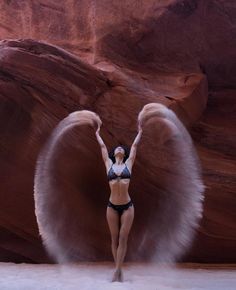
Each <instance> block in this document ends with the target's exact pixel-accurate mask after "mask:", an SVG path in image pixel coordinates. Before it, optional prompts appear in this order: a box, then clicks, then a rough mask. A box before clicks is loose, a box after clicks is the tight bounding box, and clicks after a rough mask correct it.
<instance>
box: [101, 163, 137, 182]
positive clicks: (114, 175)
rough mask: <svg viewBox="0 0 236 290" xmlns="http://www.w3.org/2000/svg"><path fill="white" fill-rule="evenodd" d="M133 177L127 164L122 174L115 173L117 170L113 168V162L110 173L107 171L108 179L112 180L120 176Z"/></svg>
mask: <svg viewBox="0 0 236 290" xmlns="http://www.w3.org/2000/svg"><path fill="white" fill-rule="evenodd" d="M130 177H131V174H130V171H129V169H128V167H127V165H126V164H125V168H124V169H123V171H122V172H121V174H120V175H117V174H116V173H115V171H114V170H113V164H112V166H111V168H110V169H109V171H108V173H107V178H108V180H109V181H110V180H112V179H117V178H120V179H124V178H128V179H130Z"/></svg>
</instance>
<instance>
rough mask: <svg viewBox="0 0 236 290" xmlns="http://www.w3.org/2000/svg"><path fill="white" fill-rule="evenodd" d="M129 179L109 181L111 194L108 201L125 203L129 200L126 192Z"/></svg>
mask: <svg viewBox="0 0 236 290" xmlns="http://www.w3.org/2000/svg"><path fill="white" fill-rule="evenodd" d="M129 182H130V180H129V179H113V180H111V181H110V182H109V185H110V189H111V195H110V198H109V200H110V202H111V203H113V204H116V205H118V204H126V203H128V202H129V201H130V196H129V192H128V188H129Z"/></svg>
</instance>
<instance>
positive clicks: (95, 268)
mask: <svg viewBox="0 0 236 290" xmlns="http://www.w3.org/2000/svg"><path fill="white" fill-rule="evenodd" d="M113 269H114V266H113V264H112V263H109V262H104V263H78V264H70V265H63V266H61V265H48V264H41V265H33V264H14V263H0V273H1V275H0V289H1V290H5V289H8V290H14V289H17V290H18V289H22V290H33V289H34V290H36V289H57V290H59V289H63V290H67V289H69V290H72V289H73V290H74V289H83V290H91V289H94V290H95V289H96V290H100V289H101V290H108V289H109V290H113V289H120V290H129V289H133V290H134V289H135V290H173V289H175V290H176V289H179V290H183V289H185V290H187V289H188V290H205V289H207V290H213V289H214V290H218V289H219V290H223V289H225V290H236V264H235V265H209V264H208V265H203V264H178V265H176V266H171V267H170V266H168V267H167V266H163V265H162V266H161V265H157V264H142V263H138V264H137V263H125V265H124V268H123V269H124V270H123V271H124V282H123V283H120V282H113V283H112V282H110V280H111V277H112V273H113Z"/></svg>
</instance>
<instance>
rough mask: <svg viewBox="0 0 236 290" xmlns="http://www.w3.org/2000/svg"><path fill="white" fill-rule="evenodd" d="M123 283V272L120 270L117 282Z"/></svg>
mask: <svg viewBox="0 0 236 290" xmlns="http://www.w3.org/2000/svg"><path fill="white" fill-rule="evenodd" d="M123 281H124V277H123V272H122V270H121V269H120V272H119V282H123Z"/></svg>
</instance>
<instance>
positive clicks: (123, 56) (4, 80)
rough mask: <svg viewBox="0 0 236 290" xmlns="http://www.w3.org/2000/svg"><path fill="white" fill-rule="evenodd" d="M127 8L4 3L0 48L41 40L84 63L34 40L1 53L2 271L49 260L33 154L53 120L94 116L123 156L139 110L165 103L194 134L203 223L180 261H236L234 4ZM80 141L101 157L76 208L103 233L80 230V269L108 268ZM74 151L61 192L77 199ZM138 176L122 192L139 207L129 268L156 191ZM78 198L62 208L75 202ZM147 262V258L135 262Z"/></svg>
mask: <svg viewBox="0 0 236 290" xmlns="http://www.w3.org/2000/svg"><path fill="white" fill-rule="evenodd" d="M135 2H136V1H126V3H125V4H123V3H118V2H117V1H107V0H102V1H99V2H98V1H92V0H91V1H84V0H81V1H75V0H70V1H69V0H67V1H61V0H59V1H57V2H56V3H55V1H44V0H42V1H26V0H23V1H2V2H1V4H0V8H1V9H0V15H1V16H2V18H1V19H2V20H1V23H0V38H1V39H6V38H8V39H9V38H35V39H39V40H44V41H47V42H50V43H52V44H55V45H59V46H60V47H62V48H64V49H66V50H68V51H70V52H73V53H75V54H76V55H77V56H79V57H80V59H78V58H76V57H75V56H73V55H72V54H70V53H68V52H66V51H65V50H63V49H59V48H58V47H55V46H53V45H47V44H45V43H43V42H36V41H32V40H12V41H2V42H1V44H0V111H1V114H0V118H1V125H0V136H1V137H0V160H1V163H0V170H1V174H0V179H1V195H0V204H1V215H0V233H1V236H0V258H1V260H2V261H4V260H5V261H28V262H42V261H48V260H49V258H48V257H47V256H46V254H45V252H44V250H43V248H42V245H41V241H40V238H39V235H38V229H37V225H36V220H35V216H34V203H33V175H34V168H35V161H36V158H37V155H38V153H39V150H40V149H41V147H42V145H43V144H44V142H45V140H46V139H47V137H48V135H49V134H50V132H51V131H52V129H53V128H54V127H55V126H56V124H57V123H58V122H59V120H61V119H62V118H64V117H65V116H66V115H67V114H68V113H70V112H72V111H75V110H79V109H90V110H93V111H95V112H97V113H98V114H99V115H100V116H101V118H102V121H103V128H102V136H103V138H104V140H105V142H106V144H107V146H108V147H109V148H111V147H112V146H114V145H116V144H118V143H126V144H127V145H130V144H131V143H132V141H133V138H134V136H135V134H136V119H137V114H138V112H139V111H140V110H141V108H142V106H143V105H144V104H146V103H149V102H161V103H163V104H165V105H167V106H169V107H170V108H172V109H173V110H174V111H175V112H176V113H177V115H178V117H179V118H180V119H181V120H182V121H183V122H184V123H185V125H187V126H189V128H190V126H193V127H192V129H191V133H192V136H193V138H194V141H195V144H196V145H197V149H198V152H199V154H200V159H201V161H202V164H203V172H204V180H205V183H206V185H207V190H206V201H205V208H204V218H203V220H202V223H201V227H200V229H199V231H198V235H197V237H196V240H195V243H194V245H193V247H192V249H191V251H190V252H189V253H188V254H187V255H186V257H185V260H186V261H197V262H232V261H234V262H235V259H236V256H235V244H236V243H235V239H236V228H235V221H236V217H235V208H236V199H235V196H234V192H235V188H236V181H235V172H236V170H235V169H236V168H235V144H236V136H235V135H236V134H235V126H236V120H235V116H236V115H235V111H236V108H235V83H236V82H235V75H236V74H235V67H236V66H235V60H236V58H235V49H234V47H235V44H236V43H235V40H236V38H235V20H234V19H236V18H235V4H234V3H233V1H226V0H225V1H224V0H212V1H203V0H199V1H196V0H184V1H177V0H169V1H148V2H147V1H139V2H136V3H135ZM15 23H17V25H15ZM85 62H86V63H87V64H86V63H85ZM208 84H209V88H210V95H209V99H208V103H207V97H208V88H207V87H208ZM206 104H207V106H206ZM199 118H200V119H199ZM88 139H89V140H90V142H89V145H88V150H93V152H94V154H95V155H96V156H98V157H96V158H97V168H96V169H94V172H93V175H94V176H96V179H97V182H98V183H99V184H100V187H99V188H100V190H99V193H98V190H97V188H96V189H95V188H93V185H92V184H90V189H89V190H90V192H91V195H90V197H89V198H91V200H84V201H83V202H85V204H93V206H94V208H93V210H92V215H90V218H89V217H87V215H86V213H85V215H86V219H84V221H85V222H88V223H89V222H90V224H91V223H92V222H93V221H94V220H96V221H97V222H98V223H99V231H98V227H96V225H94V226H93V227H91V229H92V230H91V231H90V232H88V231H86V227H87V225H88V224H85V225H84V226H83V229H84V232H83V233H84V235H85V236H86V237H87V239H88V240H89V241H91V240H92V241H93V242H91V244H90V242H88V247H89V251H90V253H91V255H90V256H89V257H88V256H87V257H85V259H91V260H92V259H99V260H105V259H111V252H110V237H109V232H108V228H107V225H106V220H105V206H106V202H107V199H108V197H109V190H108V186H107V182H106V176H105V171H104V170H105V168H104V166H103V163H102V160H101V158H100V157H99V156H100V155H99V154H100V151H99V148H98V145H97V143H96V140H95V138H94V136H93V132H92V131H89V133H88ZM67 146H70V145H67ZM71 146H72V147H71V148H70V149H69V150H68V151H66V152H67V154H65V156H64V157H63V158H62V160H61V161H60V162H61V164H62V168H63V170H64V168H65V170H64V171H66V172H68V176H67V177H68V178H69V179H68V181H71V182H70V184H72V187H73V188H69V185H68V184H64V186H65V188H67V190H68V195H69V191H70V190H71V191H72V192H74V194H76V180H77V179H76V178H77V177H76V168H77V164H76V158H75V156H78V157H80V158H82V157H83V154H82V155H81V153H79V152H78V148H76V145H74V143H73V145H71ZM139 154H140V156H141V155H142V154H145V155H147V154H150V153H147V152H139ZM150 158H151V157H150ZM66 169H67V170H66ZM142 175H143V172H142V164H141V162H140V161H139V160H138V159H137V162H136V164H135V168H134V175H133V180H132V184H131V188H130V192H131V195H132V197H133V199H134V202H135V204H136V220H135V221H136V223H135V224H134V226H133V229H132V233H131V234H130V243H129V249H128V254H127V259H130V260H132V259H134V257H133V250H132V249H134V248H135V247H136V246H137V242H138V236H139V234H141V233H142V229H144V228H145V219H147V216H146V217H145V218H144V216H145V210H144V209H143V204H144V202H145V201H146V197H148V196H149V195H150V190H153V192H155V191H158V188H157V186H155V180H151V182H152V183H150V184H152V186H150V188H146V189H144V188H143V187H142V186H141V184H139V181H140V179H141V176H142ZM153 184H154V186H153ZM98 194H99V195H98ZM74 196H75V195H74ZM81 198H82V197H79V196H77V197H76V198H75V200H73V199H72V200H70V202H72V203H73V202H76V201H78V202H79V201H80V202H81ZM88 201H91V203H90V202H88ZM97 203H98V204H99V206H98V207H95V204H97ZM87 206H89V205H87ZM148 206H149V207H151V206H152V205H151V204H149V205H148ZM75 210H76V208H75ZM148 210H149V209H148V207H147V208H146V211H148ZM90 214H91V212H90ZM98 216H99V217H101V219H100V220H97V217H98ZM87 228H88V227H87ZM148 255H149V252H148V248H147V251H146V253H143V259H145V258H148Z"/></svg>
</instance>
